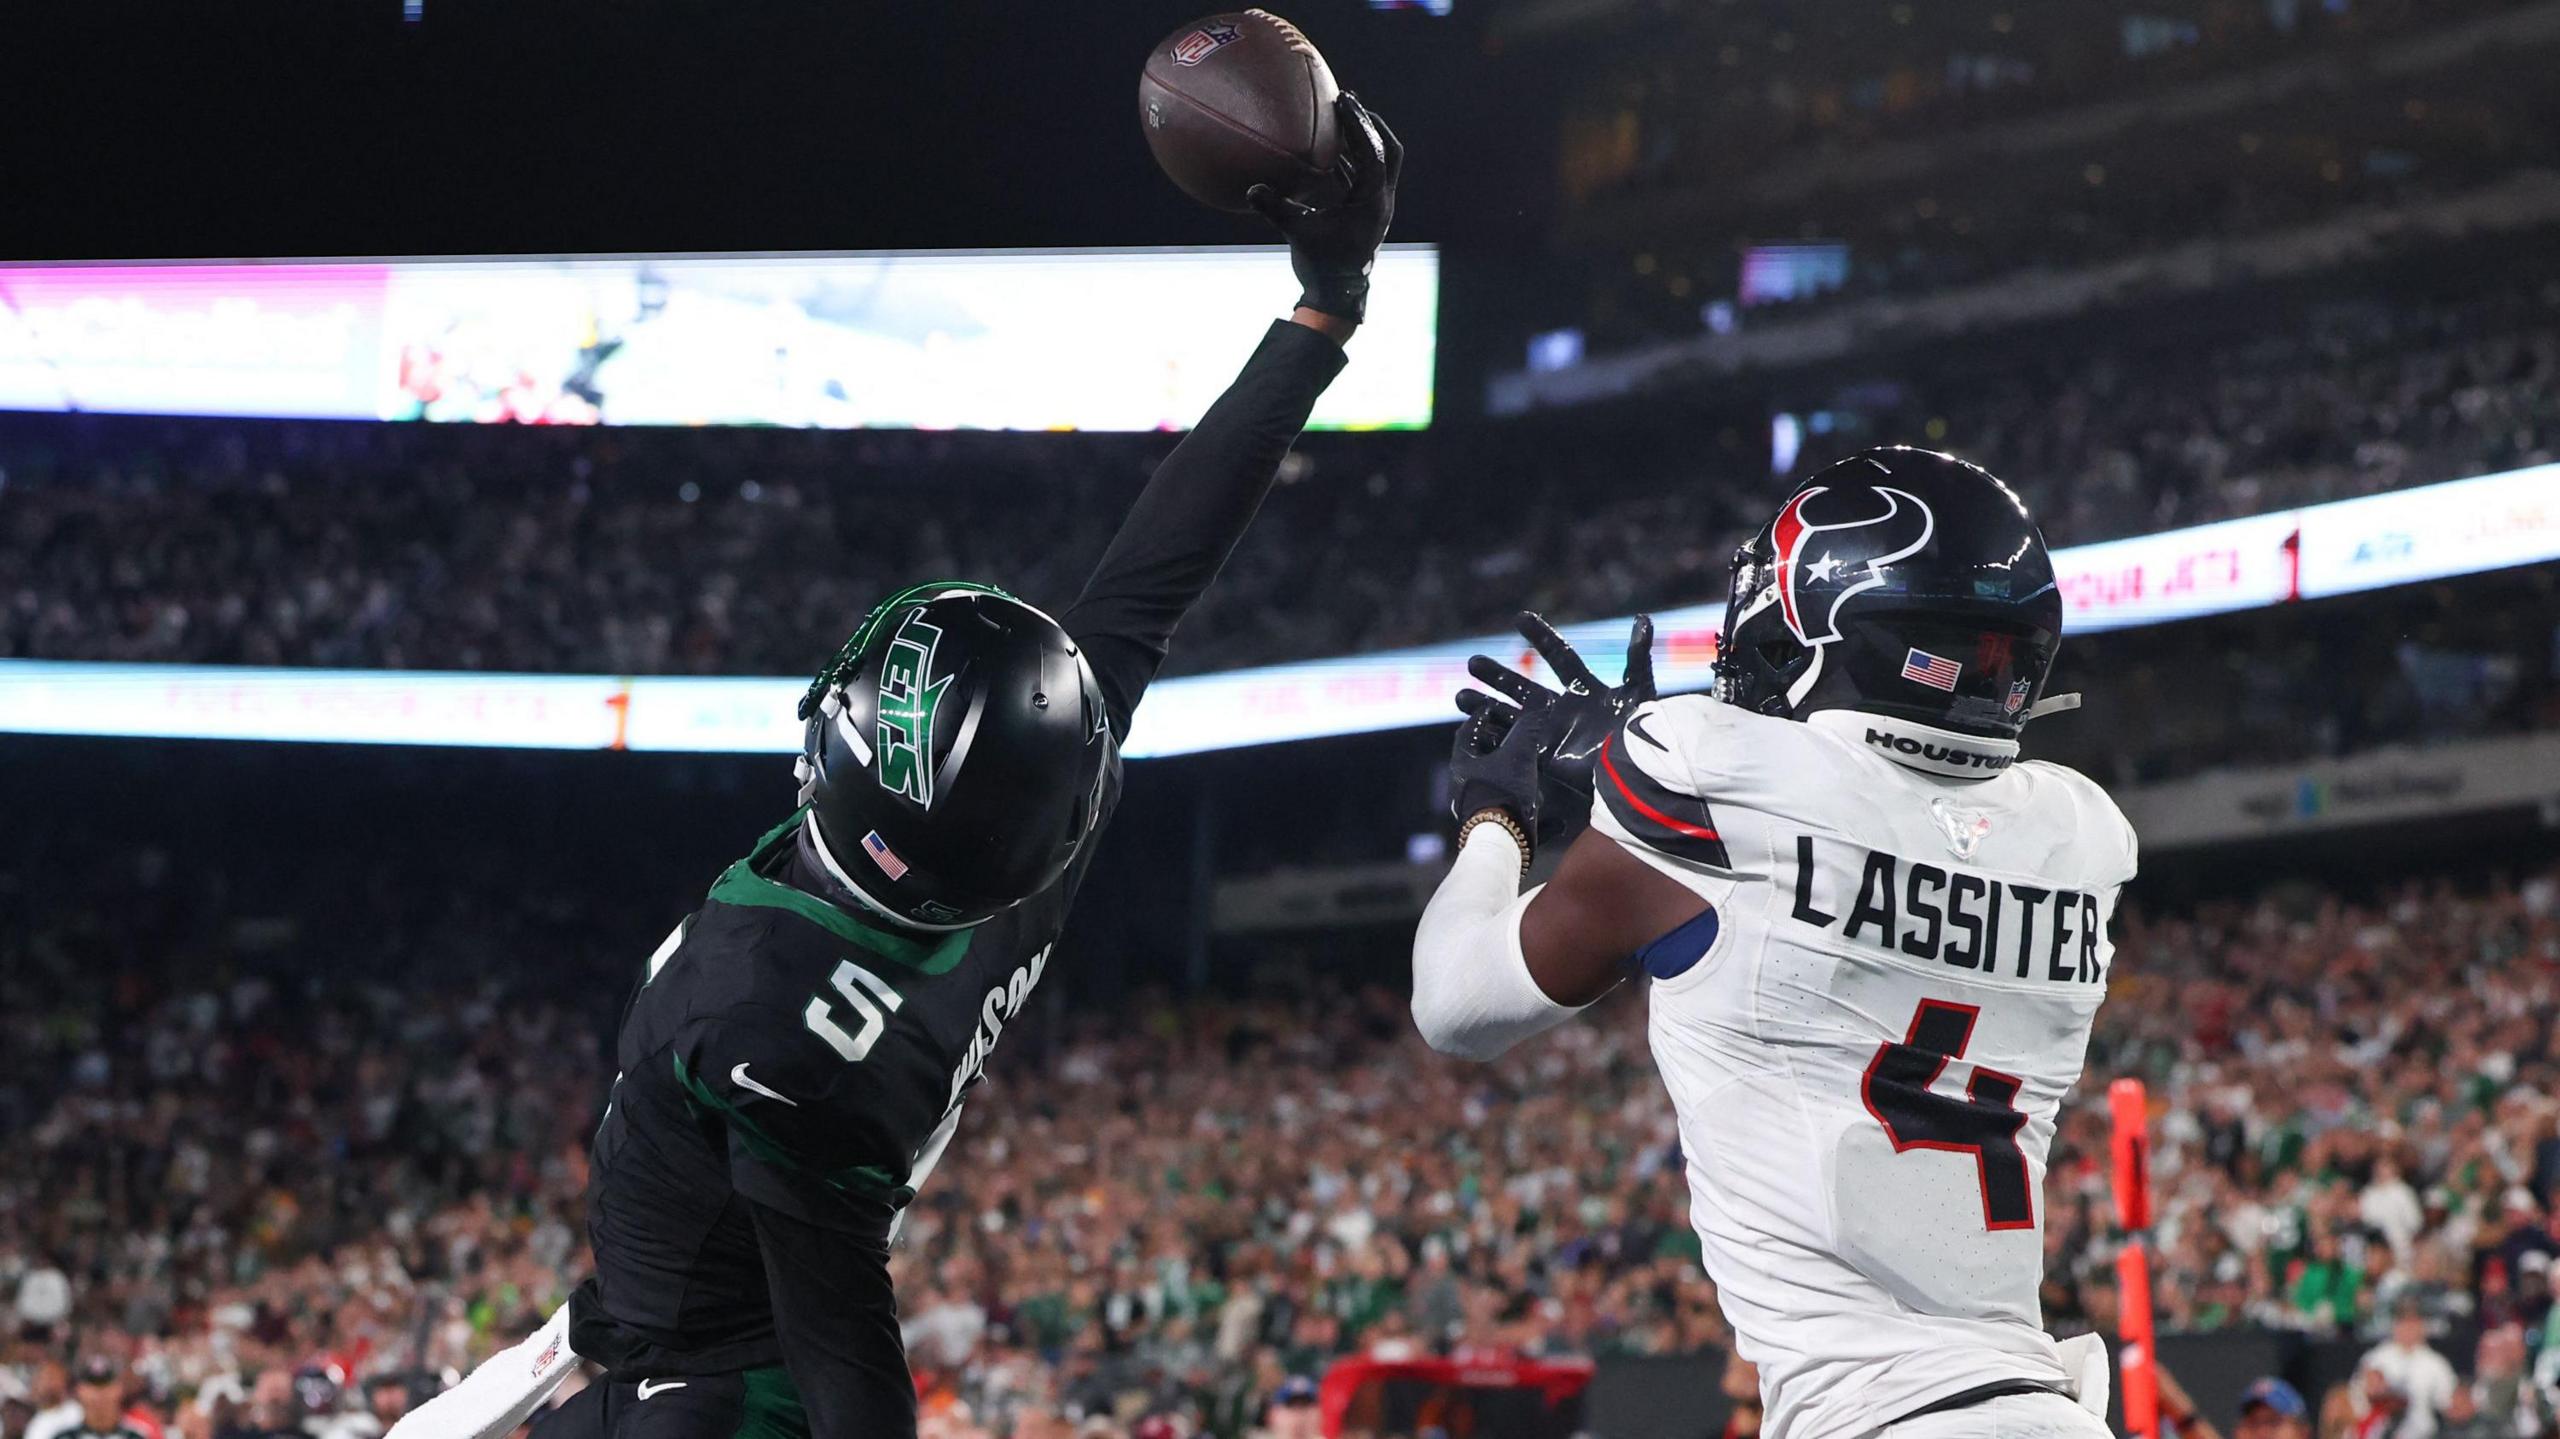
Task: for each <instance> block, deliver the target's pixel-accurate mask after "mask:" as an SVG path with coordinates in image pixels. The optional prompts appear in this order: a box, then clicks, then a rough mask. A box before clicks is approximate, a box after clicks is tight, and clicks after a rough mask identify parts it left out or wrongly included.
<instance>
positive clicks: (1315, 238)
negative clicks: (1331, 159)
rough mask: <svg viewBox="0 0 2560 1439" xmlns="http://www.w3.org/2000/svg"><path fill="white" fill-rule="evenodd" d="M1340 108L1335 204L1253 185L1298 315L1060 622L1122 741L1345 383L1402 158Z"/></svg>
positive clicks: (1190, 439) (1147, 501)
mask: <svg viewBox="0 0 2560 1439" xmlns="http://www.w3.org/2000/svg"><path fill="white" fill-rule="evenodd" d="M1340 106H1341V108H1340V111H1339V113H1338V117H1337V118H1338V120H1339V123H1340V124H1341V125H1342V127H1343V134H1344V136H1345V137H1346V139H1347V140H1349V143H1348V144H1347V145H1346V147H1345V148H1346V150H1347V151H1348V152H1349V157H1348V158H1346V159H1345V161H1344V173H1343V176H1342V181H1343V185H1344V191H1343V199H1342V201H1341V203H1339V204H1336V205H1332V206H1329V207H1327V208H1324V209H1314V208H1310V207H1308V206H1306V205H1302V204H1299V203H1297V202H1296V201H1294V200H1289V199H1285V198H1282V197H1280V196H1277V195H1274V194H1272V193H1270V192H1269V191H1268V190H1263V189H1260V188H1259V187H1257V193H1256V194H1255V196H1254V203H1255V207H1256V208H1258V209H1260V210H1261V211H1262V213H1263V214H1264V215H1266V216H1268V217H1269V218H1270V219H1271V221H1272V223H1274V224H1275V225H1277V226H1279V227H1280V231H1281V233H1282V234H1284V235H1286V236H1287V237H1288V239H1289V258H1290V263H1291V265H1292V267H1293V268H1294V269H1295V270H1296V271H1297V275H1298V281H1299V284H1300V285H1301V286H1302V288H1303V293H1302V294H1301V295H1300V296H1299V298H1298V305H1297V308H1296V310H1295V311H1294V312H1293V313H1292V314H1291V315H1290V317H1289V318H1288V319H1287V320H1283V321H1279V322H1276V323H1274V324H1273V325H1272V327H1271V330H1270V333H1268V334H1266V335H1265V336H1263V339H1262V345H1261V348H1259V349H1257V350H1255V351H1254V353H1253V358H1252V359H1250V360H1248V361H1246V362H1245V367H1244V372H1243V373H1242V374H1240V375H1238V376H1237V377H1236V381H1235V383H1234V384H1232V385H1230V386H1228V387H1227V391H1226V393H1225V394H1223V395H1220V396H1219V397H1218V401H1217V403H1216V404H1214V405H1211V406H1210V407H1209V413H1208V414H1206V415H1204V416H1202V417H1201V419H1200V423H1199V425H1198V426H1197V427H1195V428H1194V429H1193V430H1192V431H1191V433H1190V434H1189V435H1188V436H1185V437H1184V439H1183V441H1182V443H1181V444H1179V445H1176V446H1175V447H1174V451H1173V453H1172V454H1170V455H1168V456H1166V457H1165V460H1164V463H1163V464H1161V465H1158V466H1157V467H1156V472H1155V474H1154V475H1153V476H1151V477H1150V478H1149V479H1148V481H1147V487H1146V489H1145V491H1144V492H1142V493H1141V494H1140V495H1139V496H1138V500H1137V503H1136V504H1135V505H1132V506H1131V507H1130V510H1129V517H1128V518H1127V519H1126V520H1123V521H1122V522H1121V525H1120V532H1119V533H1118V534H1117V535H1115V536H1113V537H1112V540H1111V546H1110V548H1109V549H1107V550H1105V551H1104V552H1103V555H1102V562H1101V563H1100V564H1099V565H1097V566H1096V567H1095V568H1094V572H1093V577H1092V578H1091V579H1090V580H1088V581H1086V583H1085V588H1084V594H1083V596H1082V597H1081V598H1079V599H1078V600H1077V601H1076V602H1075V604H1074V605H1073V606H1072V607H1071V608H1069V609H1068V611H1067V612H1066V613H1065V614H1064V615H1062V616H1061V617H1060V622H1061V623H1062V624H1064V625H1065V626H1066V630H1067V633H1068V634H1070V635H1073V636H1075V638H1076V640H1077V642H1078V643H1080V644H1082V645H1083V646H1084V648H1085V657H1086V659H1087V660H1088V662H1090V663H1091V664H1092V666H1093V672H1094V678H1095V679H1096V680H1097V681H1099V682H1100V684H1101V686H1102V697H1103V702H1104V704H1105V705H1106V706H1107V707H1108V708H1109V710H1110V712H1111V729H1112V732H1113V734H1115V735H1116V736H1118V737H1120V738H1123V739H1126V738H1127V737H1128V733H1129V718H1130V716H1131V714H1132V713H1133V712H1134V711H1135V710H1136V709H1137V707H1138V699H1139V697H1140V696H1141V695H1143V694H1145V693H1146V688H1147V685H1148V684H1149V683H1150V682H1151V681H1153V680H1154V679H1155V675H1156V670H1157V669H1158V668H1159V667H1161V666H1162V665H1163V663H1164V656H1165V650H1166V647H1167V646H1168V645H1170V644H1171V643H1172V640H1173V632H1174V629H1175V627H1176V626H1178V625H1180V624H1181V623H1182V618H1183V616H1185V615H1187V614H1189V613H1190V612H1191V607H1192V606H1193V605H1194V604H1196V603H1198V602H1199V599H1200V596H1201V594H1202V593H1203V592H1205V591H1206V590H1207V589H1208V588H1209V582H1210V581H1212V580H1214V579H1216V578H1217V577H1218V571H1219V570H1220V569H1221V568H1222V567H1224V566H1225V564H1226V562H1227V556H1228V554H1229V553H1231V552H1232V551H1233V550H1234V549H1235V547H1236V542H1237V541H1238V540H1241V539H1242V538H1244V532H1245V528H1246V527H1247V526H1248V525H1250V524H1252V523H1253V516H1254V512H1255V511H1257V510H1259V509H1260V508H1261V507H1262V497H1263V496H1264V495H1265V494H1267V493H1269V491H1270V489H1271V482H1272V480H1273V479H1274V478H1275V477H1276V476H1277V475H1278V474H1279V472H1280V461H1281V459H1282V457H1284V456H1286V455H1287V454H1288V453H1289V446H1290V445H1291V444H1292V443H1294V442H1295V441H1296V440H1297V438H1298V432H1299V431H1300V430H1302V429H1305V428H1306V424H1307V415H1308V413H1309V412H1310V411H1312V410H1313V409H1314V408H1315V403H1316V397H1317V396H1319V395H1321V394H1323V393H1324V389H1325V386H1326V385H1328V384H1330V383H1332V380H1333V377H1334V376H1335V375H1336V374H1338V373H1340V372H1341V369H1342V366H1343V363H1344V361H1343V355H1342V342H1343V341H1344V340H1346V339H1348V338H1349V337H1350V335H1351V332H1352V331H1353V330H1354V329H1355V328H1357V327H1358V325H1359V323H1360V319H1361V316H1362V314H1363V313H1364V312H1365V310H1366V306H1367V303H1368V293H1369V268H1370V266H1371V265H1372V264H1373V263H1374V262H1375V260H1376V256H1377V251H1378V246H1379V245H1380V244H1381V243H1383V242H1384V241H1385V239H1386V235H1387V226H1388V223H1389V222H1390V221H1391V220H1392V219H1393V218H1394V215H1395V193H1396V179H1397V176H1398V174H1399V173H1400V172H1401V170H1402V169H1403V165H1404V150H1403V147H1402V146H1400V145H1398V144H1397V143H1396V138H1395V136H1394V134H1393V133H1392V132H1390V131H1389V130H1387V128H1386V127H1385V125H1384V124H1382V123H1380V122H1379V121H1378V119H1377V117H1375V116H1373V115H1371V114H1370V113H1369V112H1368V111H1367V110H1365V109H1363V108H1362V107H1361V105H1360V102H1359V101H1358V100H1357V99H1355V98H1353V97H1351V96H1349V95H1345V96H1343V97H1342V99H1341V102H1340ZM1355 135H1356V136H1360V137H1362V138H1365V139H1366V140H1367V142H1368V143H1366V144H1363V143H1362V142H1361V139H1352V138H1351V137H1353V136H1355Z"/></svg>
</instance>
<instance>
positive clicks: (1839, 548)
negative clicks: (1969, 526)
mask: <svg viewBox="0 0 2560 1439" xmlns="http://www.w3.org/2000/svg"><path fill="white" fill-rule="evenodd" d="M1864 494H1865V497H1866V498H1867V499H1868V500H1869V501H1870V503H1871V504H1872V503H1873V502H1876V501H1881V502H1882V504H1883V509H1882V510H1881V511H1876V510H1874V509H1872V508H1869V509H1868V512H1867V513H1864V514H1859V513H1855V512H1854V511H1853V512H1851V513H1848V514H1846V515H1841V512H1842V511H1843V510H1846V509H1848V508H1849V505H1848V502H1849V501H1851V500H1852V499H1853V498H1855V495H1856V492H1854V491H1852V492H1835V491H1834V490H1832V488H1831V487H1830V486H1828V485H1815V486H1813V487H1812V488H1811V489H1808V490H1806V491H1804V492H1803V493H1801V494H1799V495H1797V496H1796V497H1795V498H1794V499H1792V500H1789V501H1787V507H1786V508H1785V509H1783V510H1780V511H1778V518H1777V519H1776V520H1774V521H1772V522H1771V524H1770V529H1769V533H1770V539H1771V541H1772V542H1773V543H1774V545H1775V547H1776V549H1777V556H1776V559H1777V564H1776V569H1777V571H1778V574H1777V580H1778V608H1779V611H1780V612H1781V613H1783V614H1784V615H1785V616H1786V621H1787V628H1788V629H1791V630H1793V631H1795V636H1796V638H1797V639H1799V640H1802V641H1804V642H1805V643H1806V644H1808V645H1827V644H1829V643H1831V642H1832V641H1833V640H1836V639H1838V638H1840V607H1841V606H1842V605H1844V604H1847V603H1848V602H1849V597H1850V596H1851V595H1855V594H1859V593H1861V592H1863V591H1866V590H1871V589H1874V588H1875V587H1876V586H1878V585H1880V584H1883V583H1884V582H1885V580H1886V578H1887V576H1886V573H1885V572H1886V570H1887V569H1888V568H1889V567H1890V566H1892V565H1895V564H1898V563H1900V562H1901V561H1903V560H1907V559H1909V558H1911V557H1912V556H1913V555H1916V554H1918V553H1920V551H1921V549H1922V548H1923V547H1924V546H1926V545H1927V544H1928V543H1929V537H1930V536H1931V535H1934V534H1936V533H1937V529H1938V520H1937V516H1935V515H1933V514H1931V513H1930V512H1929V507H1928V505H1926V504H1924V503H1922V502H1921V499H1920V497H1919V496H1918V495H1915V494H1912V493H1911V492H1910V491H1908V490H1897V489H1894V488H1892V487H1891V486H1887V485H1875V486H1872V487H1867V488H1865V490H1864ZM1825 495H1830V496H1833V498H1832V499H1831V500H1830V501H1828V502H1827V503H1825V504H1823V505H1821V506H1818V507H1817V506H1816V505H1815V504H1814V502H1815V501H1816V500H1819V499H1821V498H1822V497H1823V496H1825ZM1817 514H1821V515H1825V516H1834V515H1840V516H1841V517H1839V518H1816V515H1817ZM1826 537H1829V538H1826ZM1853 577H1854V578H1853ZM1844 581H1845V583H1844Z"/></svg>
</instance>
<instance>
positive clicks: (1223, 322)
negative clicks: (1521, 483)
mask: <svg viewBox="0 0 2560 1439" xmlns="http://www.w3.org/2000/svg"><path fill="white" fill-rule="evenodd" d="M1296 285H1297V282H1296V280H1295V279H1294V278H1293V277H1292V276H1291V274H1290V270H1289V259H1288V251H1287V250H1286V249H1285V248H1283V247H1280V246H1241V247H1234V248H1222V249H1192V250H1041V251H991V252H984V253H923V254H885V253H881V254H826V255H816V254H800V255H773V256H743V255H692V256H682V255H642V256H621V257H603V256H571V257H563V258H556V259H489V260H349V261H277V262H265V261H262V262H255V263H247V264H213V263H205V264H195V263H184V264H179V263H170V264H158V263H152V264H95V265H72V264H60V265H58V264H30V265H13V264H0V409H10V410H38V411H43V410H53V411H74V410H77V411H99V412H108V413H122V414H151V415H242V416H266V417H277V418H294V419H362V420H434V421H462V422H481V423H492V422H496V423H509V422H512V423H529V424H602V425H787V426H808V427H818V428H826V429H859V428H900V429H983V430H1166V429H1180V428H1185V427H1188V426H1189V425H1190V424H1191V423H1192V422H1194V421H1195V420H1197V419H1198V418H1199V417H1200V414H1201V412H1202V411H1204V410H1206V409H1207V408H1208V407H1209V404H1210V402H1211V401H1213V400H1215V399H1216V398H1217V397H1218V393H1219V392H1220V391H1221V390H1223V389H1224V388H1225V387H1226V385H1227V382H1228V381H1229V380H1231V379H1233V378H1234V377H1235V372H1236V370H1237V368H1238V367H1239V366H1240V365H1242V364H1243V362H1244V358H1245V356H1246V355H1247V354H1248V353H1250V352H1251V350H1252V348H1253V345H1254V342H1255V340H1256V338H1257V337H1258V336H1259V335H1260V334H1261V332H1262V329H1263V326H1264V325H1265V324H1266V323H1267V322H1268V321H1269V320H1271V319H1272V318H1274V317H1276V316H1278V315H1281V314H1283V313H1285V312H1286V309H1287V306H1288V303H1289V299H1290V297H1291V296H1293V295H1295V294H1296V293H1297V289H1296ZM1438 305H1439V254H1438V252H1437V251H1436V250H1435V249H1434V248H1432V247H1431V246H1428V245H1391V246H1388V247H1387V248H1386V249H1385V250H1384V251H1382V252H1381V253H1380V255H1379V257H1378V271H1377V283H1376V286H1375V289H1374V290H1373V292H1372V295H1371V299H1370V302H1369V316H1368V320H1367V322H1366V323H1365V324H1363V325H1362V326H1361V329H1360V337H1359V340H1358V342H1357V343H1358V347H1359V349H1358V355H1359V365H1360V375H1359V383H1358V384H1344V385H1336V386H1334V387H1333V388H1332V389H1330V390H1329V391H1327V392H1326V394H1325V396H1324V398H1323V399H1321V400H1320V401H1318V402H1317V405H1316V410H1315V415H1314V418H1313V420H1312V421H1311V424H1310V428H1314V429H1319V430H1325V429H1332V430H1362V429H1416V428H1420V427H1423V426H1425V425H1428V424H1429V423H1430V421H1431V384H1432V366H1433V360H1434V353H1435V346H1436V325H1437V320H1438Z"/></svg>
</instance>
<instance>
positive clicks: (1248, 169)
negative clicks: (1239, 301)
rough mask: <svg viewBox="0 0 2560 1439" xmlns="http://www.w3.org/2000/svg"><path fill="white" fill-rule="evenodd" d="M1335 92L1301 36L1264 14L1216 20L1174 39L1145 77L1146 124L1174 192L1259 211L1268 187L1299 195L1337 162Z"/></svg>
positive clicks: (1163, 45) (1141, 109) (1142, 117)
mask: <svg viewBox="0 0 2560 1439" xmlns="http://www.w3.org/2000/svg"><path fill="white" fill-rule="evenodd" d="M1336 93H1337V87H1336V86H1335V84H1334V81H1333V71H1332V70H1331V69H1330V68H1328V67H1327V66H1326V65H1325V63H1324V56H1322V55H1320V54H1317V53H1316V47H1315V46H1314V45H1312V44H1310V43H1308V40H1307V37H1306V36H1305V35H1303V34H1300V33H1299V31H1298V27H1297V26H1295V25H1292V24H1290V23H1289V22H1288V21H1286V20H1283V19H1281V18H1280V17H1279V16H1277V15H1274V14H1272V13H1270V12H1269V11H1266V10H1246V11H1242V12H1240V13H1237V14H1232V15H1212V16H1210V17H1208V18H1207V19H1205V20H1200V21H1196V22H1194V23H1192V24H1189V25H1185V26H1183V27H1182V28H1180V29H1178V30H1176V31H1174V32H1173V33H1172V34H1170V35H1167V36H1166V37H1165V38H1164V39H1163V40H1162V41H1161V42H1160V43H1158V44H1157V46H1156V47H1155V49H1154V50H1153V51H1152V52H1150V53H1149V54H1148V56H1147V65H1146V69H1145V71H1144V72H1142V73H1141V74H1140V75H1139V77H1138V121H1139V123H1140V125H1142V126H1143V127H1144V128H1145V130H1146V135H1147V148H1148V149H1149V150H1151V151H1153V152H1154V153H1155V157H1156V163H1157V164H1158V165H1161V166H1163V167H1164V172H1165V174H1167V175H1168V176H1171V177H1172V179H1173V183H1175V184H1176V185H1179V186H1181V187H1182V189H1183V191H1184V192H1185V193H1186V194H1189V195H1190V196H1191V197H1192V198H1193V199H1196V200H1198V201H1200V202H1201V203H1202V204H1205V205H1214V206H1216V207H1217V208H1219V209H1221V210H1246V209H1250V208H1252V207H1251V205H1250V204H1248V203H1247V202H1246V200H1245V192H1246V191H1247V190H1250V189H1252V188H1253V187H1254V186H1256V185H1269V186H1271V187H1272V188H1273V189H1275V190H1278V191H1279V192H1280V193H1282V194H1284V195H1291V196H1300V195H1303V194H1305V193H1306V192H1307V191H1308V190H1309V189H1310V188H1311V187H1314V186H1316V185H1317V184H1318V183H1319V182H1322V181H1325V180H1327V179H1329V178H1330V174H1331V171H1332V169H1333V164H1334V161H1335V159H1336V158H1337V157H1338V155H1339V153H1340V152H1339V142H1338V137H1337V136H1336V135H1335V133H1334V118H1333V101H1334V96H1335V95H1336Z"/></svg>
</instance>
